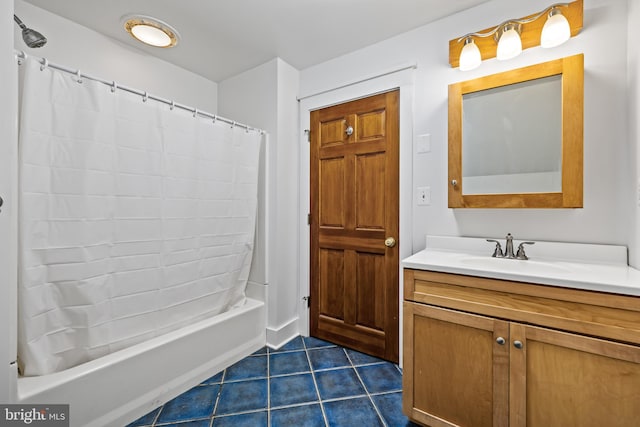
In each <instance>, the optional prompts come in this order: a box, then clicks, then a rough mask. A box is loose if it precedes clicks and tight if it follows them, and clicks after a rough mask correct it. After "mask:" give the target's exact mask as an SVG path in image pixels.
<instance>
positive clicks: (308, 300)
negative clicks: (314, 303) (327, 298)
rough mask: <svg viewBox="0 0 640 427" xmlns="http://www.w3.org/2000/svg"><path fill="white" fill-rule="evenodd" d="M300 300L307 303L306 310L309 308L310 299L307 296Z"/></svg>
mask: <svg viewBox="0 0 640 427" xmlns="http://www.w3.org/2000/svg"><path fill="white" fill-rule="evenodd" d="M302 300H303V301H306V302H307V308H309V307H311V297H310V296H309V295H307V296H306V297H302Z"/></svg>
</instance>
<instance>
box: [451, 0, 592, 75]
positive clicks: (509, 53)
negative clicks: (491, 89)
mask: <svg viewBox="0 0 640 427" xmlns="http://www.w3.org/2000/svg"><path fill="white" fill-rule="evenodd" d="M582 14H583V0H576V1H574V2H571V3H556V4H553V5H551V6H549V7H547V8H546V9H545V10H543V11H541V12H539V13H535V14H532V15H529V16H525V17H523V18H519V19H509V20H507V21H504V22H503V23H501V24H500V25H497V26H495V27H492V28H487V29H485V30H482V31H478V32H475V33H469V34H465V35H464V36H462V37H460V38H457V39H453V40H450V41H449V63H450V64H451V66H452V67H460V70H462V71H468V70H473V69H474V68H476V67H478V66H479V65H480V64H481V62H482V60H483V59H489V58H494V57H497V58H498V59H499V60H505V59H511V58H515V57H516V56H518V55H520V53H521V52H522V50H523V49H527V48H530V47H534V46H542V47H544V48H550V47H555V46H559V45H561V44H562V43H564V42H566V41H567V40H569V38H571V36H574V35H576V34H578V32H580V30H581V29H582Z"/></svg>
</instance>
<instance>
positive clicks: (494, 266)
mask: <svg viewBox="0 0 640 427" xmlns="http://www.w3.org/2000/svg"><path fill="white" fill-rule="evenodd" d="M460 263H461V264H464V265H467V266H469V267H471V268H480V269H488V270H502V271H514V272H515V271H517V272H520V273H524V274H531V273H533V274H549V273H554V274H557V273H569V272H570V271H571V269H570V268H568V267H565V266H563V265H559V264H556V263H552V262H544V261H532V260H519V259H508V258H493V257H475V256H472V257H465V258H461V259H460Z"/></svg>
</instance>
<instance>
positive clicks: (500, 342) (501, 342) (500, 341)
mask: <svg viewBox="0 0 640 427" xmlns="http://www.w3.org/2000/svg"><path fill="white" fill-rule="evenodd" d="M496 342H497V343H498V344H500V345H504V343H505V342H507V341H506V340H505V339H504V338H502V337H498V338H496Z"/></svg>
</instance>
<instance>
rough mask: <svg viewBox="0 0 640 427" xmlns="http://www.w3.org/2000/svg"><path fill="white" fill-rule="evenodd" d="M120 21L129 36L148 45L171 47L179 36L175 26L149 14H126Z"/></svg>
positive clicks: (175, 43) (176, 42)
mask: <svg viewBox="0 0 640 427" xmlns="http://www.w3.org/2000/svg"><path fill="white" fill-rule="evenodd" d="M122 23H123V25H124V29H125V30H127V32H128V33H129V34H131V37H133V38H134V39H136V40H138V41H140V42H142V43H144V44H147V45H149V46H154V47H173V46H175V45H177V44H178V39H179V38H180V35H179V34H178V32H177V31H176V30H175V28H173V27H171V25H169V24H167V23H166V22H163V21H161V20H159V19H156V18H153V17H151V16H145V15H127V16H124V17H123V18H122Z"/></svg>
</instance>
